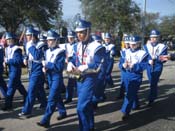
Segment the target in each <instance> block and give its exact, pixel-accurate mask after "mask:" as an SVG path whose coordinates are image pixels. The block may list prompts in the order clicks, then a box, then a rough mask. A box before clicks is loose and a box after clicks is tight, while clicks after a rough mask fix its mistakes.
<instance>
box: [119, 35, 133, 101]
mask: <svg viewBox="0 0 175 131" xmlns="http://www.w3.org/2000/svg"><path fill="white" fill-rule="evenodd" d="M129 38H130V37H129V36H125V37H124V47H123V49H122V50H121V51H120V55H121V58H120V61H125V56H126V52H127V50H128V49H129V48H130V47H129ZM120 71H121V73H120V74H121V84H120V90H119V96H118V97H117V99H122V98H124V96H125V84H124V80H125V71H123V70H120Z"/></svg>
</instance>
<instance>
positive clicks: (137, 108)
mask: <svg viewBox="0 0 175 131" xmlns="http://www.w3.org/2000/svg"><path fill="white" fill-rule="evenodd" d="M139 109H140V106H139V105H138V106H136V107H135V108H132V110H139Z"/></svg>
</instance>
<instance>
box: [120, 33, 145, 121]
mask: <svg viewBox="0 0 175 131" xmlns="http://www.w3.org/2000/svg"><path fill="white" fill-rule="evenodd" d="M139 42H140V38H139V37H138V36H132V37H130V42H129V43H130V49H128V50H126V52H125V57H121V59H120V62H119V68H120V70H122V71H123V72H125V74H124V86H125V90H126V95H125V97H124V102H123V105H122V108H121V112H122V113H123V117H122V119H123V120H125V119H127V118H128V116H129V114H130V112H131V109H132V108H133V109H135V108H138V107H139V100H138V96H137V92H138V90H139V88H140V85H141V82H142V75H143V70H144V69H146V65H147V56H148V55H147V53H146V52H145V51H143V50H140V49H139Z"/></svg>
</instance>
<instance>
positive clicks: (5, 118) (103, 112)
mask: <svg viewBox="0 0 175 131" xmlns="http://www.w3.org/2000/svg"><path fill="white" fill-rule="evenodd" d="M66 79H67V78H66V77H65V83H66ZM113 80H114V83H115V86H114V87H113V88H107V89H106V96H107V99H106V101H105V102H103V103H100V104H99V108H98V109H97V110H96V111H95V130H96V131H175V102H174V101H175V88H174V86H175V62H172V61H169V62H167V63H165V64H164V70H163V72H162V75H161V79H160V82H159V95H158V99H157V101H156V102H155V104H154V105H153V107H151V108H148V107H147V106H146V105H147V97H148V92H149V85H148V80H147V76H146V72H144V77H143V83H142V86H141V88H140V91H139V94H138V95H139V98H140V106H141V107H140V109H139V110H137V111H132V112H131V117H130V119H129V120H127V121H122V120H121V116H122V114H121V112H120V108H121V105H122V100H117V99H116V97H117V96H118V93H119V92H118V91H119V85H120V72H119V69H118V67H117V62H116V63H115V65H114V69H113ZM22 81H23V84H24V85H25V86H26V88H27V85H28V79H27V76H26V75H24V76H22ZM47 93H48V90H47ZM63 97H64V95H63ZM21 100H22V97H21V96H20V95H19V93H18V92H16V94H15V97H14V109H13V110H11V111H8V112H3V111H1V110H0V131H44V130H47V131H58V130H60V131H77V130H78V118H77V114H76V103H77V97H76V94H75V97H74V99H73V102H72V103H70V104H67V105H66V109H67V114H68V117H67V118H65V119H63V120H60V121H58V120H57V119H56V117H57V115H58V113H57V111H55V112H54V114H53V116H52V118H51V127H50V128H48V129H45V128H42V127H38V126H37V125H36V122H38V121H40V119H41V118H42V115H43V113H44V111H43V110H37V107H38V106H39V104H38V103H37V102H36V104H35V106H34V109H33V115H32V117H31V118H29V119H25V118H19V117H18V113H20V112H21V108H22V104H21V103H20V102H21ZM3 103H4V99H1V100H0V107H2V106H3Z"/></svg>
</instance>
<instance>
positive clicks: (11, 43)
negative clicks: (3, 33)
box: [6, 39, 14, 45]
mask: <svg viewBox="0 0 175 131" xmlns="http://www.w3.org/2000/svg"><path fill="white" fill-rule="evenodd" d="M6 41H7V45H13V44H14V40H13V39H7V40H6Z"/></svg>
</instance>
